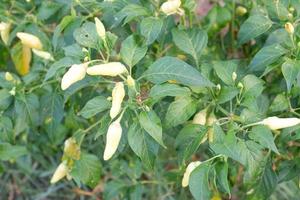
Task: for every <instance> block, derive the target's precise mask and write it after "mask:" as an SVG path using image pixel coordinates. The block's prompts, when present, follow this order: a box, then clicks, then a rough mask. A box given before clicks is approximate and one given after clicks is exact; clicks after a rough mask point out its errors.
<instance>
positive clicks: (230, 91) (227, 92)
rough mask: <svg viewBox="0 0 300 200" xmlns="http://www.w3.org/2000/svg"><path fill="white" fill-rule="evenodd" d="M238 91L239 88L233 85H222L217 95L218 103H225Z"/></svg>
mask: <svg viewBox="0 0 300 200" xmlns="http://www.w3.org/2000/svg"><path fill="white" fill-rule="evenodd" d="M238 93H239V90H238V89H237V88H235V87H222V88H221V91H220V94H219V96H218V103H220V104H222V103H225V102H227V101H229V100H231V99H233V98H234V97H235V96H236V95H237V94H238Z"/></svg>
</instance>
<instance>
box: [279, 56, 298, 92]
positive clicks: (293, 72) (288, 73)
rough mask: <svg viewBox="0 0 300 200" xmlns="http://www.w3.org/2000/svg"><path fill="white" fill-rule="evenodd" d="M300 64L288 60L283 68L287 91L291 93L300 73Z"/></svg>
mask: <svg viewBox="0 0 300 200" xmlns="http://www.w3.org/2000/svg"><path fill="white" fill-rule="evenodd" d="M299 64H300V63H299V62H297V61H294V60H287V61H285V62H284V63H283V64H282V66H281V71H282V74H283V77H284V79H285V81H286V87H287V90H288V91H290V90H291V88H292V85H293V83H294V82H295V80H296V78H297V76H298V73H299V69H300V68H299Z"/></svg>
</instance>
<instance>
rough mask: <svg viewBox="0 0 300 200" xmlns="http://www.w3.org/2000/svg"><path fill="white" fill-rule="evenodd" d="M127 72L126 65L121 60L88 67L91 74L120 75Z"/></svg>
mask: <svg viewBox="0 0 300 200" xmlns="http://www.w3.org/2000/svg"><path fill="white" fill-rule="evenodd" d="M125 72H127V69H126V67H125V66H124V65H123V64H122V63H120V62H110V63H106V64H100V65H94V66H92V67H89V68H88V69H87V73H88V74H89V75H102V76H118V75H120V74H123V73H125Z"/></svg>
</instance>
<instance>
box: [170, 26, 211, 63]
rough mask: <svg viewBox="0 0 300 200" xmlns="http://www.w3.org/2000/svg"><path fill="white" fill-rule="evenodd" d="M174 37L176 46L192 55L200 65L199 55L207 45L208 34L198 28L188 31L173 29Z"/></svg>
mask: <svg viewBox="0 0 300 200" xmlns="http://www.w3.org/2000/svg"><path fill="white" fill-rule="evenodd" d="M172 36H173V41H174V43H175V44H176V46H177V47H178V48H179V49H181V50H182V51H184V52H185V53H187V54H189V55H191V56H192V57H193V58H194V60H195V61H196V64H198V57H199V54H200V53H201V52H202V50H203V49H204V48H205V47H206V45H207V40H208V37H207V33H206V32H205V31H203V30H200V29H196V28H194V29H190V30H187V31H183V30H178V29H173V30H172Z"/></svg>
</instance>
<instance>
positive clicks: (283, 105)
mask: <svg viewBox="0 0 300 200" xmlns="http://www.w3.org/2000/svg"><path fill="white" fill-rule="evenodd" d="M288 108H289V101H288V99H287V98H286V96H285V95H284V94H278V95H277V96H276V97H275V98H274V100H273V102H272V104H271V106H270V108H269V110H270V112H279V111H284V110H287V109H288Z"/></svg>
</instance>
